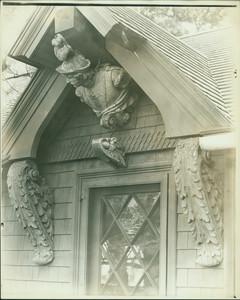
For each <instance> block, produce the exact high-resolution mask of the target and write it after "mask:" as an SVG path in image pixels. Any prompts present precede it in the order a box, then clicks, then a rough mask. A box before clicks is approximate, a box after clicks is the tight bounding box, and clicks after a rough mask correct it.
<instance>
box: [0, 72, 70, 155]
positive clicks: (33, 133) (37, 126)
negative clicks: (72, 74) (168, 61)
mask: <svg viewBox="0 0 240 300" xmlns="http://www.w3.org/2000/svg"><path fill="white" fill-rule="evenodd" d="M45 76H46V74H45ZM47 79H48V80H47V84H46V82H45V81H42V82H40V84H42V86H39V83H38V88H39V90H40V92H39V93H38V94H37V95H36V94H35V98H32V97H31V96H32V94H31V93H30V92H29V93H27V95H26V97H24V98H23V99H22V101H21V103H19V106H17V107H16V109H15V110H16V112H14V114H13V118H12V119H11V120H9V123H8V124H7V126H6V127H5V128H4V130H3V145H4V147H3V154H4V155H5V156H6V155H7V156H8V160H17V159H22V158H30V157H31V158H35V157H36V153H37V147H38V143H39V140H40V138H41V135H42V133H43V131H44V129H45V128H46V126H47V124H48V123H49V121H50V120H51V118H52V116H53V115H54V113H55V112H56V111H57V109H58V108H59V106H60V105H61V103H62V102H63V100H64V99H65V97H66V95H67V93H68V92H69V89H70V87H69V86H67V87H66V81H65V78H64V77H63V76H62V75H59V74H58V73H56V72H54V73H52V74H51V76H50V77H48V78H47ZM36 84H37V83H36ZM33 89H35V91H36V89H37V87H36V86H35V87H33ZM24 107H25V108H26V107H27V111H25V109H24Z"/></svg>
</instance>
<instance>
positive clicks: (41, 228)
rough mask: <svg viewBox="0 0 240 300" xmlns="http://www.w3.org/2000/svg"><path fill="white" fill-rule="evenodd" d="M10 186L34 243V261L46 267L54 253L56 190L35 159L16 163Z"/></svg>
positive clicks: (21, 218) (19, 217)
mask: <svg viewBox="0 0 240 300" xmlns="http://www.w3.org/2000/svg"><path fill="white" fill-rule="evenodd" d="M7 185H8V191H9V196H10V199H11V202H12V205H13V207H14V209H15V211H16V215H17V217H18V220H19V222H20V223H21V224H22V226H23V228H24V229H25V230H26V232H27V236H28V238H29V239H30V241H31V243H32V244H33V247H34V250H35V252H36V253H35V256H34V258H33V261H34V262H35V263H36V264H39V265H45V264H47V263H49V262H51V261H52V260H53V258H54V254H53V223H52V215H53V201H54V198H53V190H52V189H51V188H50V187H49V186H48V185H46V184H45V182H44V179H43V178H42V177H40V175H39V172H38V169H37V166H36V164H35V163H34V162H33V161H31V160H23V161H18V162H14V163H13V164H12V165H11V166H10V168H9V171H8V177H7Z"/></svg>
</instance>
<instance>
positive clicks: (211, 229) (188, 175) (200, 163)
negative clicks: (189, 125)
mask: <svg viewBox="0 0 240 300" xmlns="http://www.w3.org/2000/svg"><path fill="white" fill-rule="evenodd" d="M213 165H214V162H213V161H212V160H211V158H210V152H206V151H201V150H200V148H199V138H188V139H181V140H179V142H178V144H177V147H176V149H175V154H174V163H173V166H174V172H175V181H176V188H177V192H178V196H179V200H180V202H181V205H182V208H183V213H184V215H185V216H186V218H187V222H188V224H189V226H190V228H191V231H192V233H193V236H194V240H195V243H196V245H197V248H198V257H197V263H198V264H200V265H203V266H215V265H218V264H219V263H221V261H222V259H223V241H222V231H223V214H222V208H223V207H222V195H223V191H222V186H223V185H222V183H221V180H220V178H219V177H218V175H217V173H216V171H215V170H214V168H213Z"/></svg>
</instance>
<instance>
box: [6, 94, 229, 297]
mask: <svg viewBox="0 0 240 300" xmlns="http://www.w3.org/2000/svg"><path fill="white" fill-rule="evenodd" d="M73 103H75V105H74V106H73V107H72V109H71V111H70V113H68V118H67V120H65V122H64V124H63V126H62V127H61V129H58V131H56V134H55V135H54V130H55V128H56V123H57V121H58V120H55V121H54V122H53V123H51V124H50V126H52V129H51V128H50V129H49V128H48V129H49V131H48V130H47V131H46V132H51V130H52V132H53V134H52V135H51V138H50V139H49V140H48V139H47V136H45V137H44V143H41V144H40V148H39V153H38V162H39V166H40V171H41V174H42V175H43V176H44V177H45V179H46V182H47V184H49V185H50V186H51V187H53V188H54V190H55V191H54V195H55V209H54V228H55V229H54V244H55V259H54V261H53V262H51V263H50V264H49V265H46V266H36V265H35V264H34V263H33V262H32V258H33V255H34V253H33V248H32V245H31V244H30V242H29V240H28V238H27V237H26V234H25V232H24V230H23V229H22V227H21V225H20V223H19V222H18V221H17V219H16V216H15V212H14V210H13V208H12V206H11V203H10V199H9V198H8V193H7V188H6V184H5V183H4V184H3V202H2V206H3V209H2V210H3V211H2V214H3V219H2V222H3V223H4V227H3V228H2V229H3V230H2V234H3V237H2V249H3V252H2V265H3V267H2V275H3V276H2V277H3V281H2V283H3V287H2V288H3V293H4V292H6V291H8V293H9V291H11V292H12V293H13V296H14V295H15V296H16V295H19V294H22V293H24V294H26V295H27V294H29V295H31V294H34V295H35V296H37V295H42V292H45V295H46V296H48V297H51V295H56V292H58V293H59V295H61V296H63V295H64V294H65V295H66V294H67V295H68V296H69V295H70V294H71V293H72V286H73V265H74V263H75V262H74V261H73V246H72V245H73V226H74V224H73V216H74V201H77V199H78V193H77V189H78V182H77V174H79V172H80V171H81V170H85V171H86V172H93V173H94V172H96V170H98V169H99V168H100V169H103V170H104V169H105V170H109V169H111V167H110V166H107V165H106V164H105V163H104V162H102V161H100V160H99V159H97V158H95V157H94V155H93V153H92V152H91V147H90V146H89V145H91V140H92V139H93V138H95V137H102V136H113V135H114V136H118V137H119V138H121V139H122V142H123V144H124V145H125V147H126V150H127V159H128V163H129V165H131V166H142V167H144V166H145V165H147V164H149V163H152V164H157V163H158V162H160V161H169V160H170V161H171V160H172V155H173V149H174V146H175V143H176V141H174V140H173V141H171V140H168V139H165V137H164V124H163V120H162V117H161V115H160V113H159V111H158V110H157V108H156V106H155V105H154V104H152V102H151V101H150V100H149V99H148V98H146V97H142V98H141V99H140V100H139V105H138V106H137V107H136V109H135V111H134V113H133V115H132V119H131V122H130V123H129V124H128V125H127V126H126V127H125V128H123V129H122V130H120V131H117V132H112V131H107V130H105V129H102V128H101V127H100V126H99V120H98V118H97V117H96V116H95V114H94V113H93V112H92V111H91V109H90V108H88V107H87V106H86V105H85V104H82V103H81V102H80V101H79V100H78V99H74V102H73ZM53 124H55V125H54V126H55V127H54V126H53ZM128 136H130V137H129V138H127V137H128ZM148 136H149V138H148ZM150 137H151V138H150ZM83 138H86V140H87V142H86V143H85V144H84V145H83V146H84V147H82V146H81V147H79V148H76V150H72V149H75V148H74V147H75V146H74V145H77V144H78V142H79V140H82V139H83ZM159 140H160V141H159ZM65 145H68V146H65ZM61 149H62V150H61ZM162 150H164V151H162ZM214 158H215V159H216V160H217V167H218V169H220V173H221V174H223V173H224V172H223V170H224V168H225V166H226V164H225V163H223V160H224V154H223V153H220V154H219V153H217V154H216V155H215V156H214ZM226 176H227V175H225V177H226ZM225 177H224V180H225V183H226V184H228V183H227V182H226V178H225ZM228 180H229V179H228ZM176 217H177V228H176V233H177V237H176V238H177V249H176V259H177V263H176V295H177V296H179V297H195V296H196V297H211V296H219V297H220V296H224V288H225V286H226V282H225V280H226V274H225V273H224V272H225V271H224V263H225V262H223V263H221V264H220V265H219V266H216V267H211V268H210V267H209V268H207V267H201V266H200V265H197V264H196V251H197V250H196V246H195V245H194V243H193V239H192V235H191V232H190V231H189V228H188V225H187V223H186V220H185V218H184V215H183V213H182V209H181V207H180V206H179V205H178V210H177V215H176ZM13 287H14V288H13ZM171 293H173V291H171Z"/></svg>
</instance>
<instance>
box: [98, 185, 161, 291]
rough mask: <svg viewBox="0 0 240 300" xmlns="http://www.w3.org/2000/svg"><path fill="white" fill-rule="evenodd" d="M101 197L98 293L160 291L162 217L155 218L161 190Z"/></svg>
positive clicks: (157, 214)
mask: <svg viewBox="0 0 240 300" xmlns="http://www.w3.org/2000/svg"><path fill="white" fill-rule="evenodd" d="M158 189H159V185H158ZM136 192H137V193H136ZM98 201H100V202H101V204H99V203H100V202H98V205H99V207H100V208H99V211H100V214H101V216H102V217H101V221H100V224H101V226H100V227H101V228H100V237H99V244H98V245H99V246H98V247H99V253H100V257H101V263H100V264H101V267H100V269H99V287H98V294H100V295H119V296H124V295H157V291H158V284H157V283H158V278H159V261H158V256H159V250H160V235H159V232H160V229H159V228H157V227H158V226H160V221H157V220H155V219H156V218H160V213H159V209H160V205H159V204H160V191H157V192H156V191H154V192H151V191H149V192H142V193H141V192H139V189H136V190H134V189H133V191H131V189H130V191H129V193H126V191H125V192H124V193H119V194H117V193H116V192H114V193H112V194H111V193H107V194H104V193H102V194H101V196H99V199H98ZM155 210H158V212H157V213H155ZM153 215H154V218H153V217H152V216H153Z"/></svg>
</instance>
